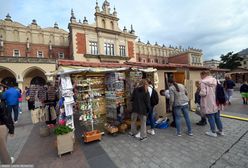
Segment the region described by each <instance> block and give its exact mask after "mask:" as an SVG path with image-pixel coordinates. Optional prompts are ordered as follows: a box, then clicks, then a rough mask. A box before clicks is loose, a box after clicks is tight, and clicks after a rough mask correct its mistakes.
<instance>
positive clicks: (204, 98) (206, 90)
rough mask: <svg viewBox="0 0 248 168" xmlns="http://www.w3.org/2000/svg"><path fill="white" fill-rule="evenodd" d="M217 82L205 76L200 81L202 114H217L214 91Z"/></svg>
mask: <svg viewBox="0 0 248 168" xmlns="http://www.w3.org/2000/svg"><path fill="white" fill-rule="evenodd" d="M216 85H217V81H216V79H215V78H213V77H212V76H207V77H205V78H204V79H202V80H201V91H200V96H201V112H202V113H203V114H213V113H216V112H218V107H217V105H216V98H215V89H216Z"/></svg>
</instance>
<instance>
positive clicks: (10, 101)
mask: <svg viewBox="0 0 248 168" xmlns="http://www.w3.org/2000/svg"><path fill="white" fill-rule="evenodd" d="M20 97H21V94H20V91H19V90H17V89H16V88H14V84H11V85H10V87H9V89H8V90H6V92H4V94H3V98H4V99H5V101H6V103H7V110H8V112H9V114H10V116H12V115H11V114H12V110H13V111H14V122H15V124H16V123H17V122H18V114H19V112H18V108H19V107H18V106H19V105H18V104H19V101H18V99H19V98H20Z"/></svg>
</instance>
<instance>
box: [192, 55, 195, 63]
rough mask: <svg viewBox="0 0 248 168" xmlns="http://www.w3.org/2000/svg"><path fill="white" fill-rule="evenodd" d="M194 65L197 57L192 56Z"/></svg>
mask: <svg viewBox="0 0 248 168" xmlns="http://www.w3.org/2000/svg"><path fill="white" fill-rule="evenodd" d="M194 63H195V57H194V56H192V64H194Z"/></svg>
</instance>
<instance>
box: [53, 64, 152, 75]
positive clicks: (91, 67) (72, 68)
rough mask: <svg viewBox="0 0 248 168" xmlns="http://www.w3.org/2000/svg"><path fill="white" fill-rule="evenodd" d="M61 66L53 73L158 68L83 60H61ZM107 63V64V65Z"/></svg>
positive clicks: (149, 70)
mask: <svg viewBox="0 0 248 168" xmlns="http://www.w3.org/2000/svg"><path fill="white" fill-rule="evenodd" d="M59 65H60V66H59V68H58V70H57V71H56V72H53V73H51V74H53V75H65V74H73V73H80V72H94V73H101V72H114V71H125V70H128V69H133V70H139V71H143V72H156V71H157V69H155V68H152V67H146V68H144V67H133V66H129V65H125V64H117V63H86V62H81V61H71V60H68V61H59ZM106 65H107V66H106Z"/></svg>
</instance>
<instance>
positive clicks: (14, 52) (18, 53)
mask: <svg viewBox="0 0 248 168" xmlns="http://www.w3.org/2000/svg"><path fill="white" fill-rule="evenodd" d="M13 56H14V57H20V56H21V54H20V50H17V49H14V50H13Z"/></svg>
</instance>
